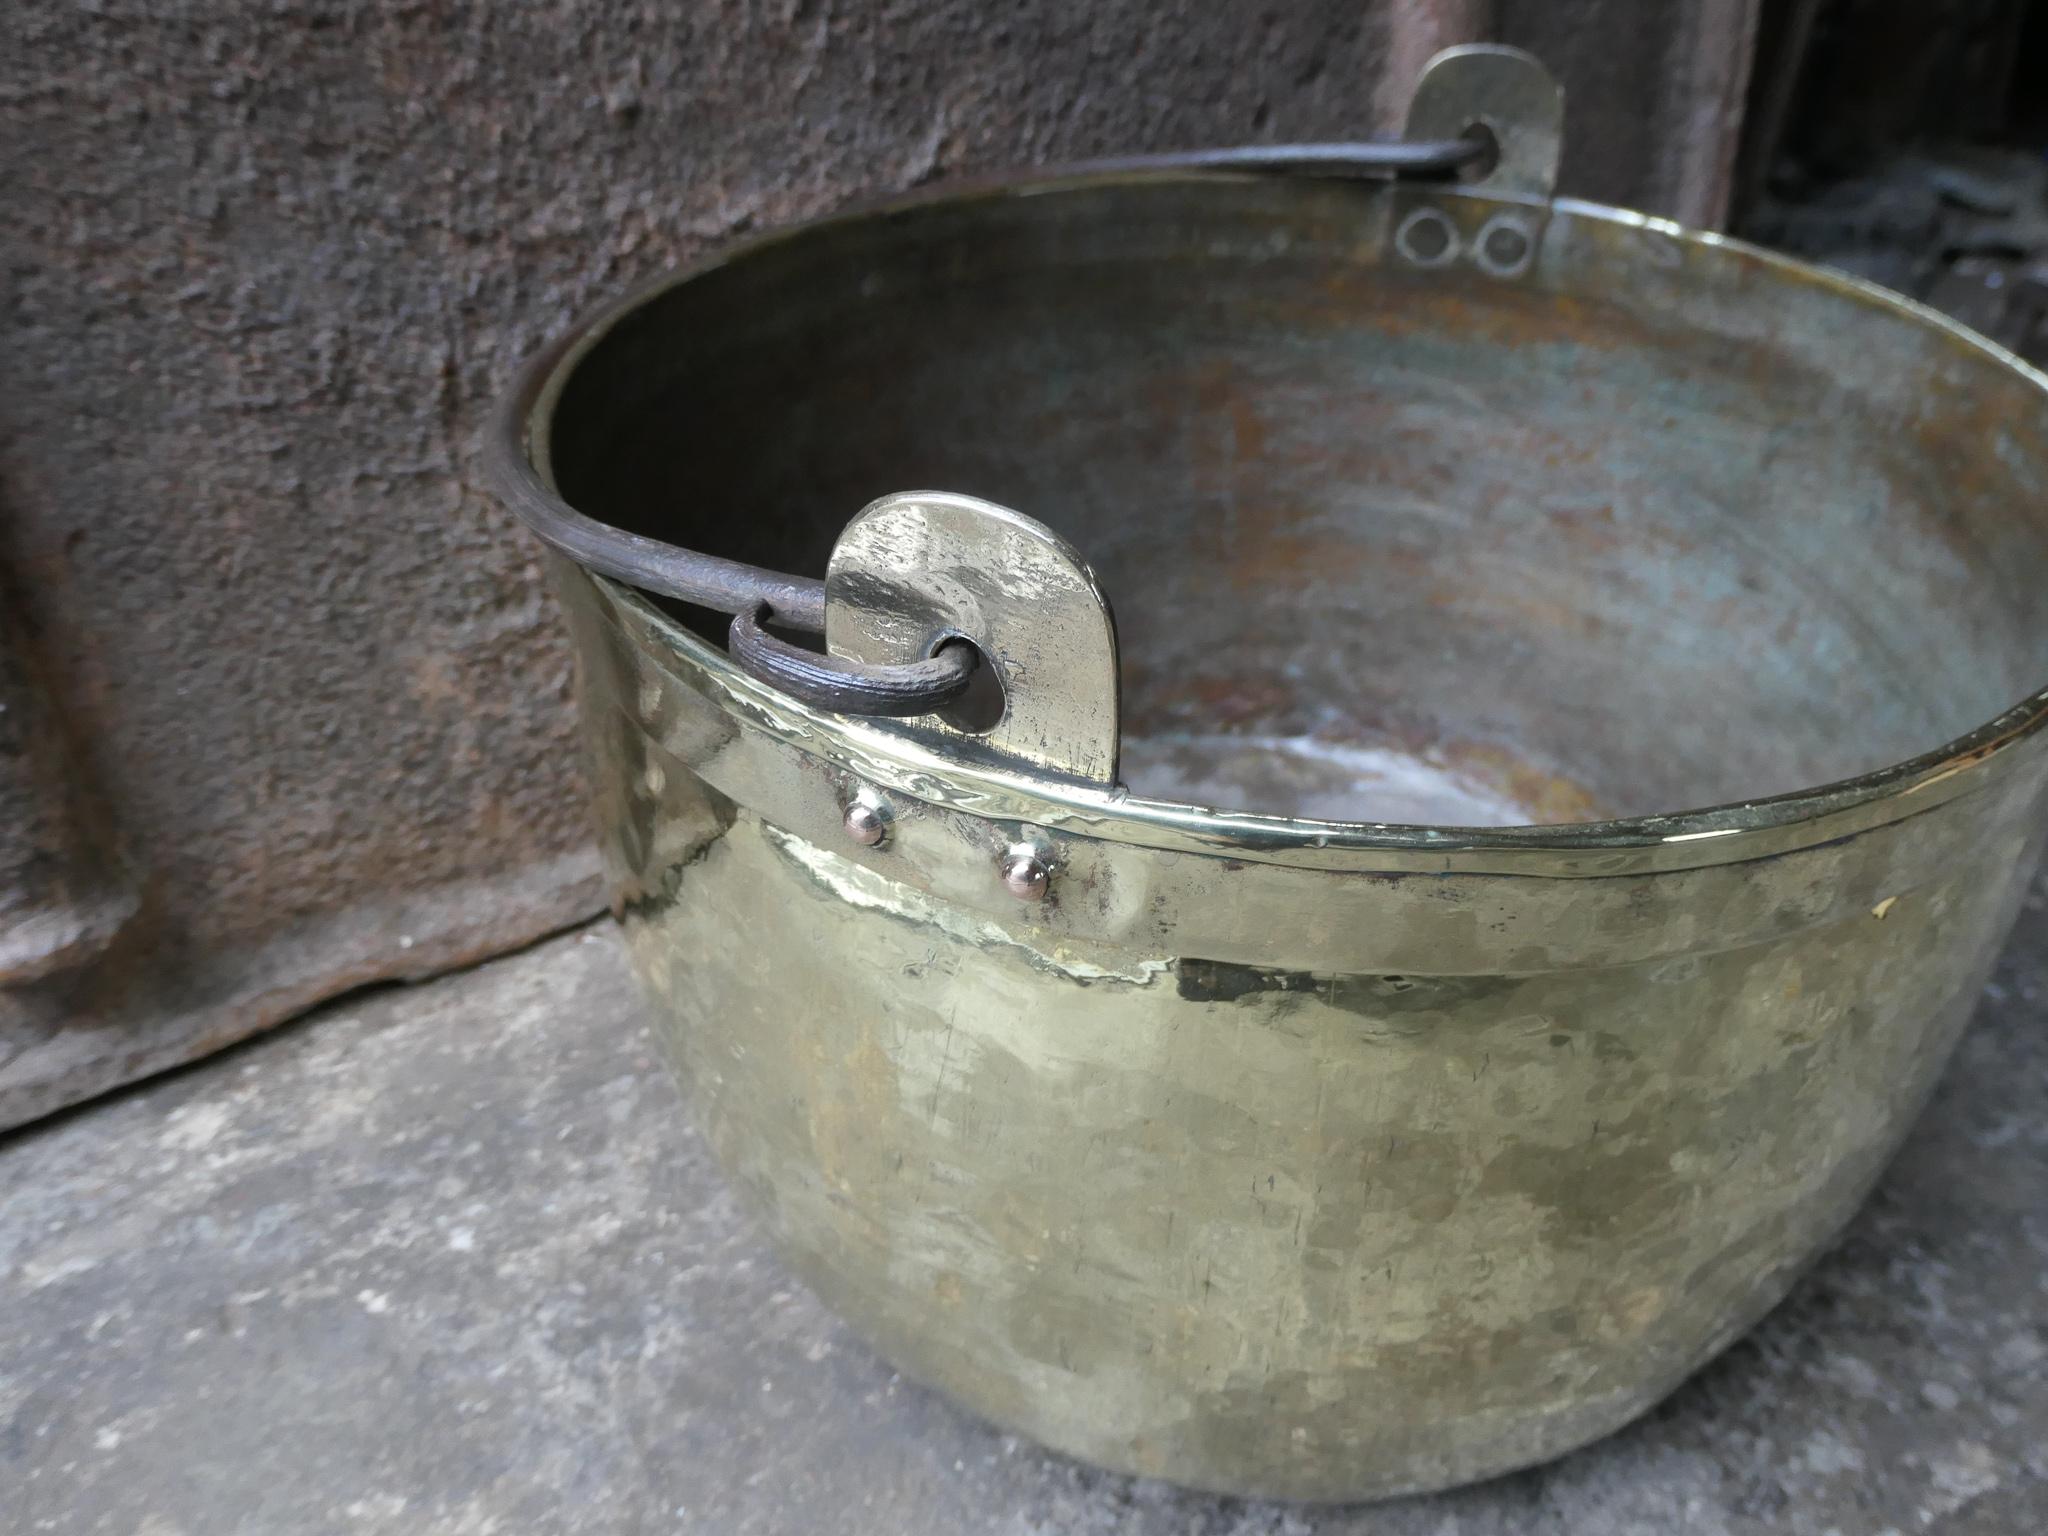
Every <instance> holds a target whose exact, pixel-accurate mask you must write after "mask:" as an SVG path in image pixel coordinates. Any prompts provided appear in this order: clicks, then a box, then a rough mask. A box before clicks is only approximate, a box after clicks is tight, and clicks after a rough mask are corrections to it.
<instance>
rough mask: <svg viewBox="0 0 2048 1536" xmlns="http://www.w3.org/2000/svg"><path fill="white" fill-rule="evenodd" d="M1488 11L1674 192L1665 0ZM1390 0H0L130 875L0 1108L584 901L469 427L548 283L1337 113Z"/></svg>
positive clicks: (73, 552)
mask: <svg viewBox="0 0 2048 1536" xmlns="http://www.w3.org/2000/svg"><path fill="white" fill-rule="evenodd" d="M1709 8H1710V7H1708V6H1706V5H1705V3H1704V0H1702V5H1701V6H1700V7H1699V8H1698V9H1700V10H1701V11H1702V13H1704V11H1705V10H1706V9H1709ZM1421 9H1422V10H1423V11H1427V10H1428V9H1429V8H1428V7H1423V8H1421ZM1517 9H1518V8H1517V7H1513V6H1510V7H1507V8H1506V10H1508V11H1515V10H1517ZM1520 9H1523V10H1525V11H1526V14H1524V15H1522V16H1521V17H1520V18H1519V19H1516V18H1514V17H1507V18H1504V20H1503V25H1507V24H1508V23H1509V22H1513V26H1512V29H1511V30H1513V32H1514V35H1515V38H1516V40H1520V41H1525V42H1527V43H1529V44H1531V45H1532V46H1534V47H1537V48H1539V49H1544V48H1547V47H1551V46H1552V45H1555V47H1554V51H1555V52H1556V53H1557V54H1558V56H1559V60H1560V62H1561V64H1562V67H1563V71H1564V73H1565V74H1566V76H1567V78H1568V80H1569V81H1570V83H1572V84H1573V85H1575V86H1576V87H1578V88H1579V90H1580V94H1581V97H1582V99H1583V100H1584V102H1585V106H1584V107H1583V109H1582V110H1583V111H1584V113H1585V114H1586V117H1585V121H1586V125H1587V131H1586V132H1585V133H1584V134H1583V135H1581V140H1582V145H1583V154H1584V157H1585V158H1584V160H1583V162H1582V166H1581V170H1580V173H1579V175H1578V182H1577V184H1578V185H1579V187H1580V188H1582V189H1584V190H1591V191H1595V192H1599V193H1603V194H1608V195H1613V196H1618V197H1622V198H1626V199H1632V200H1636V201H1640V202H1644V203H1646V204H1648V205H1650V206H1653V207H1659V208H1665V207H1674V206H1678V205H1679V204H1680V203H1682V202H1683V201H1684V198H1685V196H1686V195H1690V194H1687V193H1686V192H1685V188H1684V187H1683V186H1681V185H1680V184H1679V183H1678V182H1674V181H1673V180H1672V166H1673V165H1674V164H1675V163H1676V162H1675V161H1673V159H1672V155H1673V153H1674V152H1675V151H1674V149H1673V146H1674V145H1675V144H1676V143H1678V142H1679V140H1682V139H1684V138H1685V137H1686V136H1687V135H1688V134H1690V133H1691V132H1692V129H1691V127H1689V126H1685V125H1680V124H1677V123H1676V122H1675V120H1674V119H1673V118H1672V117H1671V116H1670V115H1669V114H1668V113H1666V114H1664V115H1658V116H1654V117H1652V118H1650V119H1648V121H1649V122H1650V123H1651V126H1650V127H1649V128H1648V129H1647V131H1646V130H1645V128H1644V126H1643V120H1638V119H1636V118H1634V117H1632V116H1630V115H1629V114H1632V113H1634V112H1635V111H1636V109H1637V108H1638V107H1639V106H1641V105H1642V103H1641V102H1640V101H1638V99H1637V97H1636V96H1635V95H1626V96H1619V95H1618V96H1616V97H1615V99H1614V101H1613V102H1612V103H1610V104H1603V96H1604V95H1606V94H1607V93H1609V92H1613V91H1618V90H1619V88H1620V87H1619V82H1621V81H1623V80H1628V81H1641V82H1645V83H1643V84H1642V85H1641V86H1640V90H1641V91H1642V92H1646V93H1650V94H1651V95H1655V94H1656V93H1657V92H1659V91H1665V92H1667V94H1668V92H1669V91H1676V92H1678V93H1679V94H1680V95H1686V93H1688V92H1690V91H1691V89H1692V88H1691V87H1690V86H1689V85H1687V84H1686V80H1687V78H1688V77H1687V75H1686V72H1685V70H1684V69H1683V68H1682V67H1680V61H1678V60H1676V59H1675V57H1674V50H1676V49H1678V47H1679V45H1678V43H1677V41H1676V39H1678V38H1679V36H1680V34H1681V33H1682V32H1684V31H1685V29H1686V27H1687V26H1688V25H1690V22H1689V20H1688V19H1687V18H1690V17H1691V15H1692V14H1693V11H1694V9H1695V7H1692V6H1685V7H1679V8H1678V10H1677V12H1675V13H1674V16H1675V17H1676V19H1674V20H1672V21H1670V22H1658V23H1644V22H1642V21H1640V20H1631V19H1627V18H1630V17H1632V16H1633V14H1634V11H1635V9H1636V8H1635V7H1632V6H1629V5H1626V4H1622V3H1620V0H1602V3H1598V4H1582V5H1577V6H1574V7H1571V8H1570V9H1569V14H1568V15H1566V14H1563V13H1561V14H1560V19H1559V20H1558V21H1556V22H1555V23H1554V24H1553V22H1552V21H1550V20H1548V19H1546V16H1547V11H1548V8H1547V7H1545V8H1541V9H1539V8H1537V7H1535V6H1528V7H1526V8H1520ZM1415 12H1417V8H1416V7H1413V6H1407V7H1401V8H1398V14H1408V13H1415ZM1396 14H1397V9H1396V8H1382V7H1375V6H1369V5H1367V6H1361V5H1356V4H1349V3H1345V4H1338V3H1334V0H1326V3H1319V4H1314V5H1308V6H1301V7H1293V8H1285V9H1281V10H1275V11H1269V12H1266V13H1263V14H1262V15H1259V16H1256V17H1254V16H1253V15H1251V14H1250V13H1242V12H1239V11H1237V10H1234V9H1231V8H1227V7H1226V8H1218V7H1209V6H1199V5H1193V4H1187V3H1179V4H1173V5H1169V6H1165V7H1162V6H1159V5H1155V4H1138V3H1135V0H1127V3H1119V4H1114V5H1106V6H1096V7H1091V8H1090V9H1089V10H1088V11H1087V12H1086V14H1085V17H1083V16H1082V15H1080V14H1079V13H1075V12H1073V11H1071V10H1070V9H1068V8H1063V7H1056V6H1051V5H1044V4H1035V3H1034V4H1024V5H1020V6H1013V7H1008V8H1005V9H1004V11H1003V12H1002V14H1001V15H1000V17H996V16H994V15H993V13H991V12H990V11H989V10H988V8H987V7H985V6H983V5H980V4H971V3H965V0H955V3H936V0H918V3H913V4H907V5H900V6H893V7H886V8H884V7H844V6H834V5H829V4H817V3H808V0H791V3H787V4H755V3H736V0H735V3H716V4H696V5H685V6H642V5H630V4H626V3H611V4H602V5H581V4H567V3H554V4H536V5H531V6H517V7H514V6H482V5H453V6H395V7H386V6H368V5H348V6H341V7H334V6H324V5H314V4H309V3H303V0H287V3H282V4H278V5H272V6H263V7H255V8H251V7H248V6H241V5H229V4H226V3H224V0H106V3H101V4H94V5H90V6H85V5H77V6H74V5H69V4H58V3H55V0H28V3H25V4H21V5H17V6H15V7H13V8H12V9H11V10H10V12H9V15H8V21H7V26H6V34H7V43H8V46H7V47H6V48H5V49H0V120H4V132H5V136H6V139H7V143H8V152H7V155H6V157H5V168H4V172H0V174H4V178H5V180H4V187H0V191H4V198H5V205H6V207H7V210H8V217H7V219H6V221H5V225H4V231H0V241H4V245H5V257H4V259H5V262H6V266H7V271H8V276H9V282H10V286H9V290H8V308H7V326H8V336H7V346H6V348H5V350H4V352H0V506H4V515H5V518H6V520H7V525H8V526H7V534H8V538H7V559H8V562H9V568H10V580H11V581H12V582H13V583H14V584H15V587H16V588H17V589H19V590H22V591H24V592H26V593H27V594H28V596H29V599H30V600H32V601H33V603H34V605H35V608H36V612H37V615H38V618H39V622H40V624H41V626H42V628H43V631H44V641H45V644H44V652H43V654H44V657H45V658H46V660H47V663H48V669H47V672H46V674H45V677H46V680H47V697H48V703H49V708H50V709H51V710H52V711H53V712H54V713H55V714H57V715H60V716H61V717H62V719H63V721H64V722H65V729H66V730H67V731H68V732H69V733H70V735H71V737H72V738H73V739H74V740H76V741H78V742H80V743H83V744H84V746H85V758H86V760H85V761H83V762H82V763H81V773H82V782H85V783H87V784H89V785H90V787H91V791H92V794H93V797H94V802H95V803H94V807H93V809H92V812H91V817H92V819H93V820H95V821H96V822H99V823H102V824H104V825H105V826H106V827H108V828H110V829H111V831H110V833H109V835H110V836H111V837H114V838H116V839H117V840H118V841H119V843H120V844H121V846H123V847H124V848H126V849H127V850H129V852H130V854H131V855H132V860H133V864H132V867H133V870H134V872H135V878H136V880H137V882H138V889H139V891H140V899H141V910H140V912H139V913H138V915H137V916H136V918H135V919H134V921H133V922H132V923H131V924H130V925H129V927H128V928H127V929H126V930H125V931H124V939H123V942H122V944H121V945H120V946H119V947H118V948H117V949H116V950H114V951H111V952H109V954H108V956H107V957H106V958H105V959H103V960H102V961H101V962H100V963H99V964H97V965H94V966H92V967H90V968H88V970H87V971H86V972H79V973H74V974H72V975H70V976H69V977H68V979H65V978H59V979H58V980H60V981H62V983H63V985H62V987H61V988H60V989H58V990H54V991H53V990H51V988H52V986H53V985H55V983H53V982H51V981H50V980H48V979H46V981H45V982H44V983H39V984H38V985H39V986H40V987H41V988H42V990H40V991H38V992H37V994H36V995H35V996H34V997H29V996H27V995H25V994H21V993H19V992H18V991H17V992H16V993H15V994H13V995H9V996H5V997H4V998H0V1123H5V1122H13V1121H19V1120H23V1119H26V1118H29V1117H32V1116H34V1115H37V1114H40V1113H42V1112H44V1111H46V1110H48V1109H51V1108H53V1107H55V1106H57V1105H59V1104H62V1103H65V1102H68V1101H71V1100H74V1099H77V1098H79V1097H82V1096H84V1095H87V1094H90V1093H92V1092H94V1091H96V1090H99V1089H102V1088H105V1087H107V1086H109V1085H111V1084H113V1083H116V1082H120V1081H122V1080H124V1079H127V1078H131V1077H134V1076H137V1075H139V1074H142V1073H145V1072H148V1071H152V1070H156V1069H159V1068H161V1067H163V1066H166V1065H169V1064H172V1063H174V1062H177V1061H180V1060H184V1059H187V1058H189V1057H191V1056H194V1055H197V1054H200V1053H201V1052H203V1051H205V1050H208V1049H211V1048H213V1047H215V1046H218V1045H219V1044H221V1043H223V1042H225V1041H227V1040H230V1039H233V1038H235V1037H237V1036H239V1035H242V1034H245V1033H247V1032H249V1031H250V1030H253V1029H256V1028H259V1027H262V1026H263V1025H266V1024H269V1023H273V1022H275V1021H276V1020H277V1019H279V1018H281V1017H283V1016H285V1015H287V1014H289V1013H291V1012H292V1011H294V1010H296V1009H299V1008H302V1007H304V1006H306V1005H307V1004H308V1003H310V1002H312V1001H314V1000H315V999H317V998H319V997H321V996H324V995H328V994H330V993H332V992H334V991H336V990H338V989H340V988H342V987H346V986H349V985H352V984H355V983H359V982H363V981H368V980H372V979H375V978H379V977H389V976H398V975H413V974H419V973H422V972H426V971H431V970H433V969H435V968H437V967H440V966H444V965H448V964H451V963H456V962H458V961H461V960H465V959H469V958H473V957H475V956H477V955H480V954H483V953H487V952H489V951H490V950H492V949H495V948H498V947H502V946H503V945H506V944H509V943H514V942H517V941H519V940H521V939H524V938H528V937H530V936H532V935H533V934H536V933H538V932H541V931H544V930H546V929H547V928H549V927H551V926H553V925H556V924H558V923H560V922H562V921H564V920H566V919H568V918H570V917H572V916H574V915H575V914H577V913H579V912H581V911H584V910H587V908H588V907H589V905H590V903H591V901H592V890H593V887H592V886H591V885H590V883H589V879H588V876H589V873H590V869H591V865H590V864H589V861H588V856H587V854H586V853H585V851H584V846H585V831H584V821H583V815H584V812H583V810H582V795H581V792H580V790H579V788H578V786H577V785H576V783H575V770H574V766H573V762H574V759H573V754H572V751H571V748H570V744H569V727H568V706H567V702H566V698H565V693H566V688H567V681H568V675H569V662H568V654H567V650H566V647H565V645H564V643H563V640H562V638H561V635H560V631H559V626H558V624H557V621H556V619H555V617H554V614H553V612H552V610H551V608H550V606H549V603H548V600H547V598H546V597H545V595H544V593H543V590H542V588H541V586H540V584H539V582H538V581H537V580H536V576H535V569H536V566H535V555H534V551H533V550H532V548H531V547H530V546H529V545H528V544H527V542H526V541H525V540H524V539H523V538H522V537H520V536H519V535H518V534H516V533H515V532H514V530H513V529H512V528H511V526H510V525H509V522H508V520H507V519H505V518H504V517H502V516H501V515H500V514H499V513H497V512H496V511H494V510H493V509H492V508H491V506H490V505H489V504H488V503H487V502H486V501H485V500H484V499H483V498H482V497H481V496H480V495H479V494H478V493H477V491H476V489H475V476H474V472H473V465H472V447H471V445H472V442H473V439H474V436H475V429H476V426H477V424H478V422H479V421H480V419H481V416H482V413H483V411H484V410H485V408H486V406H487V404H488V402H489V400H490V398H491V396H492V395H493V393H494V392H495V390H496V389H497V388H498V386H499V385H500V384H501V383H502V381H503V379H504V377H505V376H506V374H507V373H508V371H509V368H510V365H511V364H512V362H513V361H514V360H515V359H517V358H519V357H521V356H523V355H525V354H527V353H529V352H530V351H531V350H532V349H533V348H534V347H535V346H536V345H537V344H538V342H539V341H540V340H541V338H542V337H544V336H545V335H546V334H548V333H549V332H551V331H554V330H556V329H558V328H559V327H560V326H562V325H563V324H564V322H565V321H566V320H567V318H568V317H569V315H570V314H571V313H572V312H573V311H574V310H576V309H577V308H579V307H581V306H583V305H585V304H586V303H587V302H588V301H590V300H591V299H592V298H593V297H595V296H596V295H599V294H602V293H610V292H615V291H617V290H618V289H619V288H621V287H622V286H624V285H625V284H627V283H629V282H631V281H632V280H634V279H636V278H639V277H642V276H645V275H646V274H648V273H651V272H653V271H655V270H657V269H659V268H661V267H662V266H664V265H666V264H668V263H670V262H673V261H675V260H677V259H679V258H681V257H684V256H687V255H690V254H693V253H695V252H698V251H700V250H702V249H703V248H704V247H706V246H707V245H708V244H710V243H712V242H715V241H718V240H720V239H722V238H725V237H727V236H730V235H732V234H735V233H737V232H740V231H743V230H746V229H749V228H754V227H759V226H761V225H764V224H769V223H773V222H776V221H780V220H784V219H789V218H793V217H797V216H800V215H804V214H808V213H812V212H815V211H817V210H819V209H820V208H823V207H825V206H827V205H829V204H832V203H834V202H836V201H838V200H840V199H842V198H844V197H846V196H848V195H850V194H853V193H856V192H860V191H866V190H871V189H875V188H886V187H895V186H902V185H906V184H909V183H914V182H919V181H924V180H928V179H931V178H933V177H938V176H942V175H946V174H949V173H952V172H954V171H961V170H970V169H998V168H1002V167H1005V166H1010V165H1014V164H1017V163H1020V162H1026V161H1039V160H1045V159H1049V158H1057V157H1067V156H1075V155H1082V154H1088V153H1094V152H1101V151H1116V150H1133V149H1146V148H1164V147H1180V146H1187V145H1193V144H1201V143H1213V142H1219V141H1220V142H1233V141H1238V140H1246V139H1276V138H1328V137H1333V136H1342V135H1345V134H1355V133H1357V132H1358V131H1359V130H1360V129H1361V128H1364V127H1367V126H1370V123H1371V114H1372V110H1373V109H1372V106H1371V103H1372V102H1373V101H1375V100H1376V99H1378V93H1379V90H1380V87H1379V84H1378V82H1379V81H1380V79H1381V78H1382V76H1381V74H1380V72H1379V69H1378V64H1377V61H1380V60H1382V59H1383V58H1388V57H1399V56H1401V55H1400V53H1399V49H1398V48H1394V47H1393V43H1394V42H1395V41H1397V39H1396V38H1395V37H1394V32H1393V30H1392V29H1393V28H1394V25H1395V23H1394V21H1393V19H1392V18H1394V17H1395V16H1396ZM1418 14H1419V13H1418ZM1623 22H1625V25H1624V24H1623ZM1404 35H1406V34H1404ZM1411 41H1412V38H1411ZM1411 51H1412V50H1411ZM1596 60H1597V61H1599V62H1598V67H1597V68H1596V67H1595V61H1596ZM1649 82H1657V83H1649ZM1631 89H1635V87H1631ZM1644 99H1645V100H1647V99H1648V97H1645V98H1644ZM1688 99H1690V97H1688ZM1660 110H1661V109H1660ZM1711 110H1715V111H1718V110H1721V109H1720V108H1711ZM1616 112H1620V113H1621V114H1622V119H1617V118H1616V117H1615V115H1614V114H1615V113H1616ZM1621 120H1625V121H1626V131H1617V127H1616V125H1617V122H1618V121H1621ZM1674 135H1675V136H1676V137H1674Z"/></svg>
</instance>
